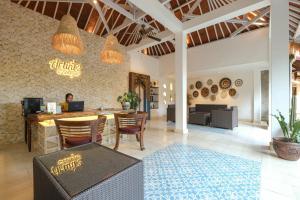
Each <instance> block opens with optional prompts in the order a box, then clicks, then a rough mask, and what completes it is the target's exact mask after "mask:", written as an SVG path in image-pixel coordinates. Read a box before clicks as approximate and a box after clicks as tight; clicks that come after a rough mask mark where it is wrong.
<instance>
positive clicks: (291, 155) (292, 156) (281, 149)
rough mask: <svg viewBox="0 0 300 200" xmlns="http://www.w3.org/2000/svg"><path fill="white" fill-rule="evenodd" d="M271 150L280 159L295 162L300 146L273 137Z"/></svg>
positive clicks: (298, 156)
mask: <svg viewBox="0 0 300 200" xmlns="http://www.w3.org/2000/svg"><path fill="white" fill-rule="evenodd" d="M273 148H274V150H275V152H276V154H277V156H278V157H280V158H282V159H285V160H292V161H296V160H299V158H300V144H299V143H293V142H291V141H290V140H289V139H287V138H283V137H274V138H273Z"/></svg>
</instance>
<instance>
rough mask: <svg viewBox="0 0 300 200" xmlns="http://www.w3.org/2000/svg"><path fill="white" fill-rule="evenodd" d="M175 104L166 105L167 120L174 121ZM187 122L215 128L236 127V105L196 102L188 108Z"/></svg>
mask: <svg viewBox="0 0 300 200" xmlns="http://www.w3.org/2000/svg"><path fill="white" fill-rule="evenodd" d="M175 112H176V111H175V105H168V108H167V121H172V122H175ZM188 123H190V124H198V125H202V126H211V127H216V128H224V129H233V128H235V127H238V108H237V106H231V107H230V108H228V106H227V105H215V104H196V105H195V107H190V108H189V113H188Z"/></svg>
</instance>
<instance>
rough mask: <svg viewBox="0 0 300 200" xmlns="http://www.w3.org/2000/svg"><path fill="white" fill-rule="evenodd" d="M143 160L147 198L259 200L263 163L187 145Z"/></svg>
mask: <svg viewBox="0 0 300 200" xmlns="http://www.w3.org/2000/svg"><path fill="white" fill-rule="evenodd" d="M143 160H144V181H145V199H146V200H173V199H174V200H175V199H176V200H193V199H194V200H202V199H203V200H221V199H224V200H255V199H259V190H260V171H261V163H260V162H257V161H252V160H247V159H244V158H240V157H236V156H230V155H226V154H222V153H218V152H214V151H210V150H206V149H201V148H199V147H196V146H191V145H183V144H173V145H171V146H168V147H167V148H165V149H162V150H159V151H157V152H155V153H153V154H152V155H150V156H147V157H145V158H144V159H143Z"/></svg>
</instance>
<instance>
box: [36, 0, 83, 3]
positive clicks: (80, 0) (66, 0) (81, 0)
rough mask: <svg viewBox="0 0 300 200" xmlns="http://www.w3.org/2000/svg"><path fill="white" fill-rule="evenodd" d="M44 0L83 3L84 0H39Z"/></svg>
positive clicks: (45, 0)
mask: <svg viewBox="0 0 300 200" xmlns="http://www.w3.org/2000/svg"><path fill="white" fill-rule="evenodd" d="M39 1H44V2H64V3H70V2H72V3H84V0H39Z"/></svg>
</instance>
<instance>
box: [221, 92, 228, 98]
mask: <svg viewBox="0 0 300 200" xmlns="http://www.w3.org/2000/svg"><path fill="white" fill-rule="evenodd" d="M227 94H228V93H227V90H222V92H221V98H222V99H225V98H226V97H227Z"/></svg>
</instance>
